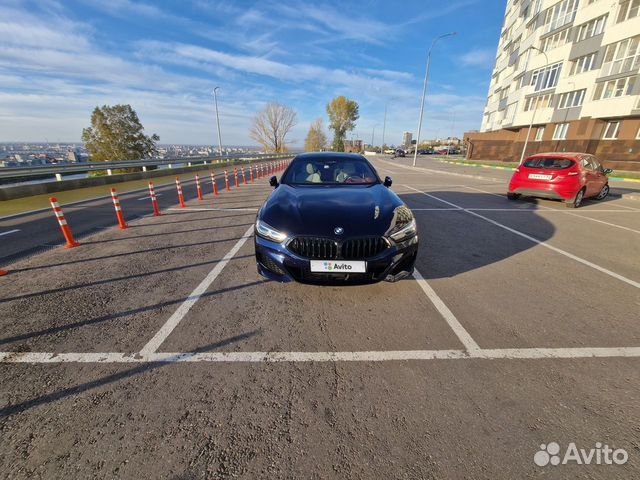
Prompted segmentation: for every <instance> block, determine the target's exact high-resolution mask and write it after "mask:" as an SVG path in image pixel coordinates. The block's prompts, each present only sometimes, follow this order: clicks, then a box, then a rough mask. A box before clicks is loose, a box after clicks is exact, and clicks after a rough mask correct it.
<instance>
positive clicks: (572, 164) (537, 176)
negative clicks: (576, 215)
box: [507, 153, 612, 208]
mask: <svg viewBox="0 0 640 480" xmlns="http://www.w3.org/2000/svg"><path fill="white" fill-rule="evenodd" d="M611 172H612V170H610V169H604V168H602V165H600V162H598V160H597V159H596V157H594V156H593V155H589V154H587V153H539V154H537V155H533V156H531V157H529V158H527V159H526V160H525V161H524V162H523V163H522V165H520V166H519V167H518V168H516V171H515V173H514V174H513V176H512V177H511V182H510V183H509V193H507V197H508V198H509V199H510V200H515V199H517V198H518V197H520V196H521V195H522V196H527V197H540V198H551V199H555V200H563V201H564V202H565V204H566V205H567V207H569V208H578V207H579V206H580V205H581V204H582V201H583V200H584V199H585V198H595V199H596V200H602V199H603V198H605V197H606V196H607V195H609V179H608V177H607V174H609V173H611Z"/></svg>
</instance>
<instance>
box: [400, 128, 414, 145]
mask: <svg viewBox="0 0 640 480" xmlns="http://www.w3.org/2000/svg"><path fill="white" fill-rule="evenodd" d="M412 140H413V134H412V133H411V132H404V133H403V134H402V145H403V146H405V147H407V148H408V147H410V146H411V141H412Z"/></svg>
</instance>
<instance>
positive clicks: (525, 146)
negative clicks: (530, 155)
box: [520, 45, 549, 165]
mask: <svg viewBox="0 0 640 480" xmlns="http://www.w3.org/2000/svg"><path fill="white" fill-rule="evenodd" d="M527 50H537V51H538V52H540V53H541V54H543V55H544V58H545V60H546V62H547V65H549V57H548V56H547V54H546V53H545V52H543V51H542V50H540V49H539V48H538V47H535V46H533V45H531V46H530V47H529V48H528V49H527ZM528 69H529V57H528V56H527V63H526V65H525V66H524V74H525V75H526V74H527V70H528ZM534 89H535V87H534ZM532 98H533V97H532ZM535 102H536V106H535V107H534V108H533V114H532V115H531V123H530V124H529V129H528V130H527V137H526V138H525V139H524V145H523V146H522V153H521V154H520V165H522V162H523V161H524V154H525V152H526V151H527V145H529V136H531V129H532V128H533V121H534V120H535V118H536V112H537V111H538V104H539V103H540V102H538V101H537V100H535Z"/></svg>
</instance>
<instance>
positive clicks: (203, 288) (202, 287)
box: [140, 225, 253, 355]
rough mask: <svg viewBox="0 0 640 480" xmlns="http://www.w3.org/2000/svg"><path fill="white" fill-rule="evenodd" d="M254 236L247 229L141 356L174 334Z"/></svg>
mask: <svg viewBox="0 0 640 480" xmlns="http://www.w3.org/2000/svg"><path fill="white" fill-rule="evenodd" d="M252 234H253V225H251V226H250V227H249V228H248V229H247V231H246V232H244V235H242V238H240V240H238V241H237V242H236V244H235V245H234V246H233V248H232V249H231V250H229V252H228V253H227V254H226V255H225V256H224V257H223V258H222V260H220V261H219V262H218V263H217V264H216V266H215V267H213V270H211V271H210V272H209V273H208V274H207V276H206V277H205V278H204V280H202V282H200V285H198V286H197V287H196V288H195V290H194V291H193V292H191V294H190V295H189V296H188V297H187V299H186V300H185V301H184V302H183V303H182V305H180V306H179V307H178V309H177V310H176V311H175V312H174V313H173V315H171V317H169V320H167V321H166V323H165V324H164V325H163V326H162V327H161V328H160V330H158V332H157V333H156V334H155V335H154V336H153V338H152V339H151V340H149V342H148V343H147V344H146V345H145V346H144V347H142V350H140V354H141V355H147V354H150V353H154V352H155V351H156V350H157V349H158V348H159V347H160V345H162V343H163V342H164V341H165V340H166V339H167V337H168V336H169V335H171V332H173V330H174V329H175V328H176V327H177V326H178V324H179V323H180V321H181V320H182V319H183V318H184V317H185V315H186V314H187V313H189V310H191V307H193V305H194V304H195V303H196V302H197V301H198V300H200V297H201V296H202V294H203V293H204V292H206V290H207V288H209V286H210V285H211V284H212V283H213V282H214V280H215V279H216V278H218V275H220V272H222V270H223V269H224V267H226V266H227V264H228V263H229V261H230V260H231V259H232V258H233V257H234V256H235V254H236V253H238V250H240V248H242V246H243V245H244V244H245V242H246V241H247V240H248V239H249V237H251V235H252Z"/></svg>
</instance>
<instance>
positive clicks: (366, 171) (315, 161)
mask: <svg viewBox="0 0 640 480" xmlns="http://www.w3.org/2000/svg"><path fill="white" fill-rule="evenodd" d="M282 183H285V184H290V185H373V184H375V183H379V180H378V177H377V175H376V174H375V172H374V171H373V168H372V167H371V165H369V163H368V162H367V161H366V160H365V159H364V158H362V159H360V158H357V157H349V158H341V157H331V156H328V157H307V158H297V159H295V160H294V161H293V163H292V164H291V166H290V167H289V169H288V170H287V172H286V173H285V175H284V176H283V178H282Z"/></svg>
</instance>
